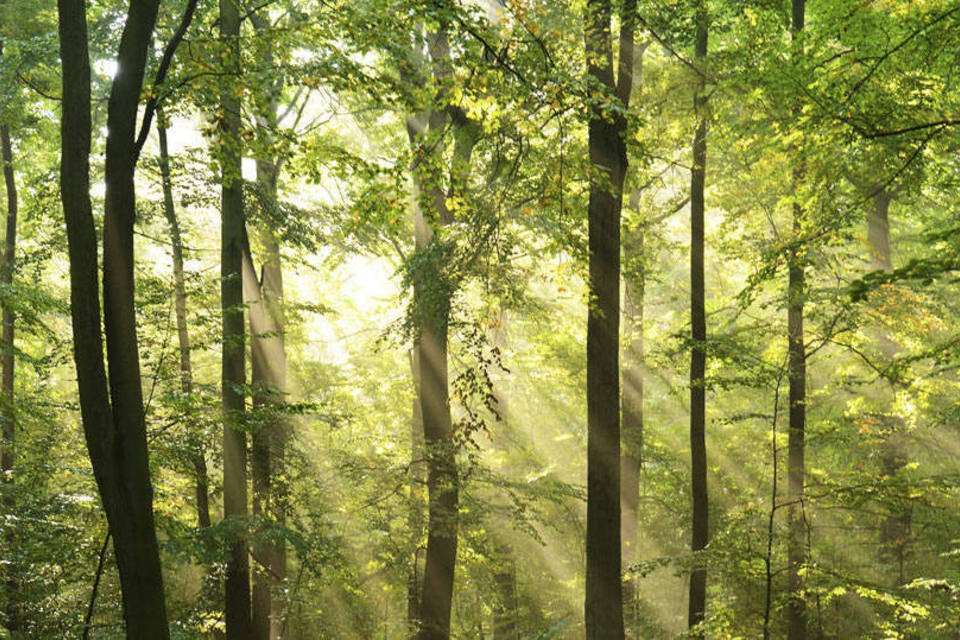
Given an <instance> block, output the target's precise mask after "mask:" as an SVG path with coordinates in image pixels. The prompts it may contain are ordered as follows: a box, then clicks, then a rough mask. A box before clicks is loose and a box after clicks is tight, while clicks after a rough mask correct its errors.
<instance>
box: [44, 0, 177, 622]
mask: <svg viewBox="0 0 960 640" xmlns="http://www.w3.org/2000/svg"><path fill="white" fill-rule="evenodd" d="M157 8H158V2H157V1H153V0H146V1H144V2H133V3H131V5H130V10H129V13H128V15H127V20H126V23H125V25H124V29H123V34H122V36H121V40H120V47H119V51H118V55H117V62H118V66H119V68H120V69H121V70H122V72H121V73H118V74H117V76H116V77H115V78H114V82H113V86H112V88H111V91H110V100H109V103H108V107H107V128H108V130H109V132H110V135H109V136H108V137H107V148H106V164H105V183H106V202H105V209H104V232H103V233H104V252H103V255H104V257H103V260H104V264H103V270H104V280H103V300H104V326H105V333H106V346H107V358H108V361H109V363H110V370H109V387H108V385H107V373H106V371H105V367H104V362H103V351H102V347H103V332H101V325H100V321H101V319H100V306H99V295H98V291H97V288H98V277H97V264H96V259H95V256H96V255H97V240H96V230H95V227H94V222H93V212H92V205H91V202H90V195H89V191H90V165H89V154H90V126H91V119H90V63H89V54H88V50H87V23H86V14H85V4H84V2H83V0H59V2H58V10H59V17H60V24H59V38H60V53H61V56H60V58H61V60H62V61H63V119H62V122H61V142H62V158H61V173H60V175H61V197H62V200H63V208H64V216H65V218H66V224H67V240H68V250H69V254H70V284H71V316H72V319H73V332H74V360H75V362H76V365H77V380H78V387H79V394H80V407H81V417H82V420H83V426H84V433H85V435H86V440H87V448H88V450H89V452H90V459H91V463H92V466H93V470H94V477H95V478H96V480H97V485H98V488H99V490H100V495H101V500H102V502H103V505H104V510H105V511H106V514H107V521H108V523H109V526H110V531H111V533H112V537H113V540H114V554H115V557H116V561H117V568H118V571H119V574H120V586H121V591H122V600H123V615H124V622H125V623H126V632H127V637H129V638H144V639H154V638H156V639H160V640H166V638H168V637H169V632H168V627H167V617H166V607H165V605H164V595H163V579H162V575H161V571H160V553H159V548H158V545H157V538H156V531H155V529H154V522H153V492H152V487H151V485H150V469H149V463H148V454H147V442H146V425H145V420H144V414H143V396H142V390H141V385H140V363H139V352H138V348H137V335H136V314H135V308H134V283H133V224H134V218H135V205H136V196H135V191H134V172H135V168H136V163H137V155H138V153H137V149H136V145H135V134H136V123H137V108H138V103H139V97H140V92H141V89H142V84H143V76H144V69H145V65H146V56H147V48H148V46H149V44H150V39H151V35H152V33H153V27H154V24H155V22H156V18H157ZM108 388H109V391H108Z"/></svg>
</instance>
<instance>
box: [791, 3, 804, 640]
mask: <svg viewBox="0 0 960 640" xmlns="http://www.w3.org/2000/svg"><path fill="white" fill-rule="evenodd" d="M804 1H805V0H793V12H792V24H791V31H792V35H793V39H794V41H795V42H796V41H799V40H800V39H801V36H802V32H803V26H804V25H803V22H804V9H805V7H804ZM798 53H799V52H798ZM795 162H796V165H795V169H794V176H793V181H794V190H795V191H796V190H797V189H798V188H799V185H800V181H801V180H802V178H803V173H804V172H803V163H802V161H801V160H800V158H797V159H796V160H795ZM794 195H795V198H796V194H794ZM804 217H805V212H804V210H803V208H802V207H801V206H800V204H799V203H798V202H795V203H794V205H793V233H794V239H795V241H796V242H799V237H800V234H801V233H802V228H803V219H804ZM805 251H806V248H805V247H804V246H802V245H800V244H796V245H794V247H793V248H792V249H791V251H790V255H789V256H788V283H787V377H788V380H789V384H790V413H789V424H788V436H787V491H788V494H789V495H788V501H789V512H788V516H787V517H788V519H789V525H788V534H787V535H788V540H787V583H788V588H789V591H790V600H789V603H788V606H787V617H788V630H787V637H788V638H789V640H804V639H805V638H806V636H807V617H806V602H805V599H804V593H803V574H802V570H803V565H804V564H805V563H806V524H805V520H804V505H803V485H804V474H805V466H804V465H805V463H804V453H805V451H804V448H805V443H804V438H805V431H806V420H807V407H806V402H807V398H806V395H807V360H806V358H807V356H806V345H805V344H804V335H803V306H804V297H805V295H806V282H805V276H804V268H805V266H806V258H805V256H804V253H805Z"/></svg>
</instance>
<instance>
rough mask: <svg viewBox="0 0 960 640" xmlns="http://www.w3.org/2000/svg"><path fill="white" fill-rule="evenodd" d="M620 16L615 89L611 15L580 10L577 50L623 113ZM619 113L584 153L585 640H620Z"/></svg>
mask: <svg viewBox="0 0 960 640" xmlns="http://www.w3.org/2000/svg"><path fill="white" fill-rule="evenodd" d="M622 10H623V14H622V16H621V32H620V43H619V45H620V51H619V60H620V63H619V82H618V81H617V80H615V79H614V72H613V47H612V42H611V36H610V21H611V18H612V11H611V7H610V3H609V2H608V1H602V0H590V1H588V2H587V5H586V9H585V15H584V47H585V52H586V59H587V75H588V77H589V79H590V80H591V82H592V83H594V84H595V85H596V86H597V87H598V90H602V91H605V92H607V93H609V94H612V95H614V96H616V98H617V99H619V100H620V102H621V103H622V104H623V106H624V108H626V107H627V106H628V105H629V101H630V93H631V90H632V78H633V29H634V25H635V19H636V18H635V13H636V4H635V2H632V1H629V0H628V1H627V2H625V3H624V6H623V8H622ZM626 129H627V122H626V119H625V118H624V116H623V115H622V114H621V113H619V112H618V113H616V114H609V113H599V112H597V113H593V114H591V116H590V122H589V132H588V136H589V153H590V164H591V166H592V170H593V171H595V172H596V174H597V175H596V176H595V177H594V178H593V179H592V180H591V183H590V198H589V203H588V210H587V219H588V235H589V247H590V267H589V271H590V275H589V283H590V310H589V313H588V315H587V553H586V560H587V567H586V598H585V607H584V608H585V618H586V638H587V640H601V639H604V640H605V639H608V638H609V639H615V640H622V638H623V637H624V635H623V631H624V630H623V593H622V583H621V574H620V572H621V544H620V543H621V540H620V522H621V518H620V410H619V409H620V379H619V378H620V368H619V367H620V349H619V338H620V211H621V207H622V200H623V181H624V177H625V175H626V170H627V149H626V141H625V134H626Z"/></svg>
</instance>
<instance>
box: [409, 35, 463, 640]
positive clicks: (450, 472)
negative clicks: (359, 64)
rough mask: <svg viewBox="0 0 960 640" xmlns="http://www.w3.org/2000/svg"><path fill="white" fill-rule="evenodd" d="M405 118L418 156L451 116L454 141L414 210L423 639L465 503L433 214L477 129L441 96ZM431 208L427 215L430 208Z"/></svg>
mask: <svg viewBox="0 0 960 640" xmlns="http://www.w3.org/2000/svg"><path fill="white" fill-rule="evenodd" d="M428 42H429V54H430V62H431V65H432V69H433V75H434V81H435V82H436V84H437V85H438V86H443V83H444V82H445V80H446V77H447V76H448V75H449V73H450V68H449V64H450V46H449V43H448V41H447V36H446V33H445V32H444V30H443V26H442V27H441V29H440V30H439V31H438V32H437V33H432V34H430V35H429V37H428ZM445 99H446V96H443V95H441V96H438V102H439V106H436V105H435V106H433V107H431V108H429V109H428V110H427V111H426V112H424V113H421V114H418V115H417V116H412V117H410V118H408V119H407V133H408V137H409V139H410V144H411V146H412V147H413V149H414V151H415V153H416V154H418V158H419V156H421V155H423V156H425V155H427V154H432V153H435V151H434V145H436V146H440V145H439V143H440V142H441V141H442V139H443V135H444V132H445V129H446V125H447V123H448V122H449V123H450V125H451V126H450V130H451V132H452V134H453V139H454V149H453V157H452V159H451V162H450V176H449V189H448V191H447V192H444V190H443V188H442V186H441V185H442V183H443V180H442V176H441V175H440V172H439V171H438V170H437V167H436V166H431V165H434V164H436V163H432V162H430V160H429V159H427V158H426V157H424V158H421V159H418V160H417V162H416V164H415V167H414V171H413V177H414V184H415V186H416V189H417V192H418V198H417V201H418V206H417V210H416V212H415V218H416V219H415V241H416V242H415V244H416V250H417V252H419V253H420V254H421V255H424V256H427V259H425V260H424V261H423V264H422V265H421V266H420V268H419V269H418V272H417V273H416V274H415V276H414V278H413V299H414V302H413V309H414V311H413V313H414V322H415V326H416V330H417V339H416V344H415V349H417V352H418V353H417V362H418V364H419V376H418V377H419V380H420V385H419V387H420V389H419V390H420V408H421V414H422V418H423V436H424V446H425V449H426V457H427V500H428V514H427V550H426V555H425V557H424V569H423V587H422V591H421V596H420V630H419V633H418V634H417V638H418V640H447V639H449V637H450V612H451V607H452V605H453V586H454V571H455V568H456V561H457V531H458V527H459V518H460V516H459V509H460V506H459V505H460V498H459V492H460V487H459V485H460V477H459V472H458V469H457V457H456V453H457V452H456V443H455V442H454V438H453V421H452V419H451V416H450V393H449V373H448V368H447V367H448V358H447V356H448V354H447V347H448V342H447V340H448V338H447V329H448V325H449V322H450V303H451V300H452V297H453V289H454V286H455V283H454V282H453V280H452V277H451V275H450V274H449V273H448V272H447V271H448V269H447V264H446V260H447V251H446V250H444V249H443V248H439V250H437V247H436V243H438V242H443V240H442V239H438V238H437V235H436V234H435V232H434V229H433V228H432V227H431V222H430V221H436V223H437V224H439V225H440V226H445V225H448V224H450V223H451V222H453V214H452V212H451V211H450V209H449V208H448V207H447V204H446V203H447V201H448V200H449V199H450V198H452V197H463V196H464V189H465V188H466V184H467V178H468V176H469V170H470V162H471V156H472V154H473V149H474V146H475V145H476V143H477V140H478V135H479V134H478V129H477V126H476V124H475V123H473V122H471V121H469V120H468V119H467V118H466V116H465V115H464V114H463V112H462V111H460V110H459V109H457V108H455V107H451V106H448V105H446V104H443V102H444V101H445ZM427 211H428V212H429V216H428V215H425V212H427Z"/></svg>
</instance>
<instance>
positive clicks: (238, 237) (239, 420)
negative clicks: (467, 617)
mask: <svg viewBox="0 0 960 640" xmlns="http://www.w3.org/2000/svg"><path fill="white" fill-rule="evenodd" d="M220 38H221V46H222V51H223V55H224V61H225V65H226V72H227V74H228V75H236V76H239V74H240V41H239V38H240V14H239V11H238V8H237V4H236V2H234V0H220ZM220 91H221V93H220V108H221V110H222V117H223V125H222V132H221V134H222V140H221V149H220V154H221V163H222V164H221V173H222V175H221V179H222V180H223V184H222V187H221V195H220V198H221V200H220V201H221V215H222V221H221V235H220V242H221V246H220V277H221V283H220V304H221V309H222V311H223V354H222V387H221V399H222V404H223V420H224V424H223V515H224V518H225V519H226V520H228V521H229V522H230V524H231V529H230V532H231V535H230V556H229V558H228V559H227V568H226V581H225V585H224V588H225V608H226V629H227V640H249V638H250V637H251V620H250V560H249V556H248V553H247V526H248V523H247V438H246V435H245V432H244V430H243V428H244V421H245V415H244V413H245V402H244V385H245V383H246V371H245V366H246V363H245V355H244V342H245V340H244V322H243V281H242V272H243V233H244V210H243V181H242V173H241V156H240V150H241V138H240V100H239V99H238V98H237V95H236V93H235V92H234V83H233V82H232V81H231V79H230V78H229V77H228V78H226V79H225V80H224V81H223V83H222V85H221V90H220Z"/></svg>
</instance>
